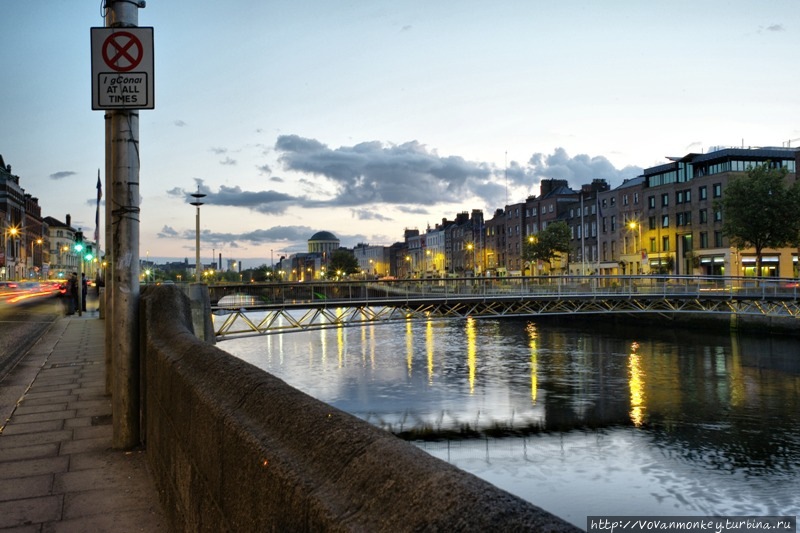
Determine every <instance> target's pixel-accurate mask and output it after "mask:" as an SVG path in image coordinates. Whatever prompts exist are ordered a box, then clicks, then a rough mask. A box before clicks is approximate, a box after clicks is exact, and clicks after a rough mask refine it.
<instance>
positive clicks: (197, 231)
mask: <svg viewBox="0 0 800 533" xmlns="http://www.w3.org/2000/svg"><path fill="white" fill-rule="evenodd" d="M205 197H206V195H205V194H202V193H201V192H200V187H197V192H196V193H192V198H194V202H190V203H191V205H193V206H195V207H196V208H197V213H196V215H195V230H194V274H195V281H196V282H197V283H200V279H201V278H200V277H201V276H202V271H203V267H202V266H201V265H200V206H201V205H203V202H202V201H201V200H202V199H203V198H205Z"/></svg>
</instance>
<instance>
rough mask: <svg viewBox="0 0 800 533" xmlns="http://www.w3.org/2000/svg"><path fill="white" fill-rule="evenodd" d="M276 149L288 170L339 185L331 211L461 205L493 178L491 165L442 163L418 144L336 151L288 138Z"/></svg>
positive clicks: (367, 145)
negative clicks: (376, 206) (334, 208)
mask: <svg viewBox="0 0 800 533" xmlns="http://www.w3.org/2000/svg"><path fill="white" fill-rule="evenodd" d="M275 149H276V151H277V152H278V153H279V154H280V155H279V161H280V162H281V164H282V165H283V166H284V168H285V169H286V170H291V171H295V172H301V173H304V174H310V175H314V176H322V177H324V178H326V179H327V180H328V181H329V182H330V183H331V184H332V185H333V191H334V192H333V196H332V197H331V198H328V199H327V200H326V201H325V204H327V205H329V206H345V207H351V206H362V205H366V204H414V205H436V204H440V203H451V202H458V201H463V200H465V199H467V198H470V197H474V196H475V191H476V190H477V189H478V188H479V187H480V186H481V185H482V184H484V183H486V182H487V181H488V180H490V179H491V177H492V175H493V171H492V168H491V167H490V166H489V165H487V164H483V163H474V162H470V161H466V160H465V159H463V158H461V157H457V156H448V157H441V156H439V155H438V154H437V153H436V152H434V151H430V150H428V149H427V148H426V147H425V145H423V144H420V143H418V142H417V141H410V142H407V143H404V144H399V145H395V144H383V143H381V142H378V141H368V142H363V143H360V144H356V145H354V146H342V147H339V148H336V149H331V148H329V147H328V146H326V145H324V144H323V143H321V142H319V141H317V140H315V139H307V138H303V137H300V136H297V135H283V136H280V137H278V140H277V142H276V144H275ZM317 188H319V186H318V185H317Z"/></svg>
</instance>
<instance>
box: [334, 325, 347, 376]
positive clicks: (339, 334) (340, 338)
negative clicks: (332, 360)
mask: <svg viewBox="0 0 800 533" xmlns="http://www.w3.org/2000/svg"><path fill="white" fill-rule="evenodd" d="M345 345H346V343H345V333H344V328H342V327H339V328H336V351H337V353H338V356H339V368H343V367H344V349H345Z"/></svg>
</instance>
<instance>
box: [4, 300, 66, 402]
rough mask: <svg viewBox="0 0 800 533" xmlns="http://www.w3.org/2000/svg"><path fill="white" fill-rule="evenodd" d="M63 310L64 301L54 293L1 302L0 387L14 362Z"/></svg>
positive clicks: (34, 342) (15, 362)
mask: <svg viewBox="0 0 800 533" xmlns="http://www.w3.org/2000/svg"><path fill="white" fill-rule="evenodd" d="M63 314H64V307H63V302H62V300H61V298H56V297H48V298H38V299H31V300H26V301H23V302H19V303H16V304H9V303H5V302H3V303H0V387H2V386H3V379H4V378H5V376H6V375H7V374H8V372H10V371H11V369H12V368H14V365H16V364H17V362H18V361H19V360H20V359H21V358H22V356H23V355H25V353H27V351H28V350H29V349H30V348H31V346H33V345H34V344H36V342H37V341H38V340H39V339H40V338H41V336H42V335H43V334H44V333H45V332H46V331H47V329H48V328H49V327H50V325H51V324H52V323H53V322H54V321H55V320H56V319H57V318H58V317H59V316H62V315H63Z"/></svg>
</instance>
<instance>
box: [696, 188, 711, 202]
mask: <svg viewBox="0 0 800 533" xmlns="http://www.w3.org/2000/svg"><path fill="white" fill-rule="evenodd" d="M697 191H698V192H699V193H700V199H701V200H708V187H706V186H705V185H703V186H702V187H700V188H699V189H697Z"/></svg>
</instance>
